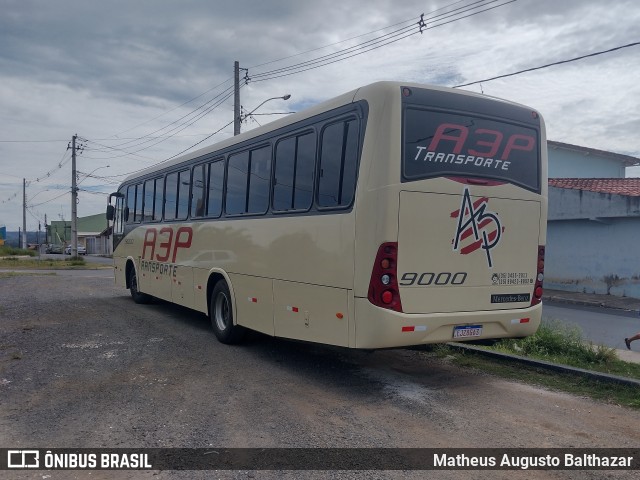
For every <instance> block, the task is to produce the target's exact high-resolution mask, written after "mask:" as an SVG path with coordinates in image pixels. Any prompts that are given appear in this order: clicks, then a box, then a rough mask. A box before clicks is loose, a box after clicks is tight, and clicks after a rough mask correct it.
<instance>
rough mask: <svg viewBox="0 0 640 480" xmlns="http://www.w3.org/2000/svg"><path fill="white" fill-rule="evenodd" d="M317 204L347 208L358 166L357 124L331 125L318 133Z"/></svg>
mask: <svg viewBox="0 0 640 480" xmlns="http://www.w3.org/2000/svg"><path fill="white" fill-rule="evenodd" d="M321 146H322V149H321V153H320V166H319V168H320V170H319V172H320V175H319V177H320V178H319V179H318V205H319V206H320V207H340V206H347V205H349V204H350V203H351V201H352V200H353V196H354V193H355V187H356V176H357V166H358V122H357V121H356V120H352V119H350V120H347V121H344V122H339V123H334V124H332V125H329V126H327V127H325V129H324V130H323V131H322V139H321Z"/></svg>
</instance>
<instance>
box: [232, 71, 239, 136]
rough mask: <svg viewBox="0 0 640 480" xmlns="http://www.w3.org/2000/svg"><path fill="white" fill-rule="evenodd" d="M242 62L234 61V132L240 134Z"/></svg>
mask: <svg viewBox="0 0 640 480" xmlns="http://www.w3.org/2000/svg"><path fill="white" fill-rule="evenodd" d="M240 120H241V119H240V63H239V62H234V63H233V134H234V135H238V134H240Z"/></svg>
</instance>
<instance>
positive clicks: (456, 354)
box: [427, 322, 640, 409]
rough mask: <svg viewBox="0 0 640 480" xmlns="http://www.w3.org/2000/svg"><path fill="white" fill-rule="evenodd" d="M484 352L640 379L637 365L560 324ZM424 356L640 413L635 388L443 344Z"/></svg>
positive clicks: (545, 324)
mask: <svg viewBox="0 0 640 480" xmlns="http://www.w3.org/2000/svg"><path fill="white" fill-rule="evenodd" d="M484 348H486V349H488V350H494V351H497V352H502V353H509V354H513V355H518V356H521V357H529V358H534V359H538V360H544V361H547V362H551V363H556V364H561V365H569V366H572V367H578V368H582V369H585V370H591V371H596V372H602V373H608V374H611V375H618V376H621V377H627V378H633V379H638V380H640V364H637V363H630V362H624V361H622V360H620V359H619V358H618V357H617V354H616V351H615V349H613V348H609V347H605V346H602V345H593V343H591V342H586V341H585V340H584V338H583V336H582V333H581V332H580V330H579V329H578V328H572V327H566V326H565V325H562V324H560V323H558V322H544V323H543V324H542V325H541V326H540V328H539V329H538V332H537V333H536V334H535V335H532V336H531V337H527V338H523V339H505V340H501V341H499V342H498V343H496V344H495V345H493V346H491V347H484ZM427 351H428V352H430V353H427V355H435V356H438V357H441V358H443V359H445V360H446V361H447V362H451V363H454V364H455V365H458V366H460V367H465V368H473V369H477V370H481V371H483V372H487V373H490V374H493V375H497V376H501V377H505V378H510V379H514V380H519V381H522V382H525V383H530V384H535V385H540V386H543V387H547V388H552V389H554V390H561V391H564V392H568V393H572V394H575V395H583V396H588V397H591V398H594V399H597V400H602V401H606V402H611V403H617V404H619V405H625V406H627V407H631V408H635V409H640V393H639V391H638V390H639V389H638V387H632V386H626V385H618V384H614V383H609V382H602V381H599V380H594V379H593V378H591V377H588V376H585V375H578V374H571V373H558V372H554V371H550V370H547V369H544V368H540V367H535V366H529V365H525V364H522V363H519V362H511V361H509V360H504V359H499V358H495V359H494V358H488V357H486V356H482V355H480V354H477V353H474V352H473V351H470V350H465V351H461V350H459V349H455V348H452V347H449V346H447V345H436V346H432V347H431V348H430V349H428V350H427Z"/></svg>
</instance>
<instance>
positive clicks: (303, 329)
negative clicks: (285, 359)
mask: <svg viewBox="0 0 640 480" xmlns="http://www.w3.org/2000/svg"><path fill="white" fill-rule="evenodd" d="M273 284H274V288H273V290H274V291H273V310H274V326H275V335H276V336H278V337H284V338H291V339H295V340H306V341H311V342H319V343H326V344H328V345H338V346H343V347H347V346H349V317H350V315H349V296H350V291H349V290H345V289H342V288H330V287H322V286H318V285H308V284H304V283H296V282H285V281H280V280H276V281H274V282H273ZM351 295H352V294H351Z"/></svg>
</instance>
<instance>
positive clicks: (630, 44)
mask: <svg viewBox="0 0 640 480" xmlns="http://www.w3.org/2000/svg"><path fill="white" fill-rule="evenodd" d="M638 45H640V42H633V43H628V44H626V45H620V46H619V47H614V48H610V49H608V50H601V51H599V52H594V53H590V54H588V55H581V56H579V57H574V58H570V59H568V60H560V61H558V62H553V63H547V64H546V65H540V66H539V67H531V68H526V69H524V70H519V71H517V72H513V73H506V74H504V75H498V76H495V77H491V78H485V79H484V80H476V81H475V82H469V83H463V84H461V85H455V86H454V87H453V88H460V87H468V86H469V85H476V84H478V83H483V82H490V81H492V80H497V79H499V78H507V77H513V76H515V75H520V74H522V73H527V72H533V71H535V70H542V69H543V68H548V67H554V66H556V65H562V64H565V63H571V62H576V61H578V60H584V59H585V58H590V57H597V56H598V55H603V54H605V53H611V52H615V51H617V50H622V49H623V48H629V47H635V46H638Z"/></svg>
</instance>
